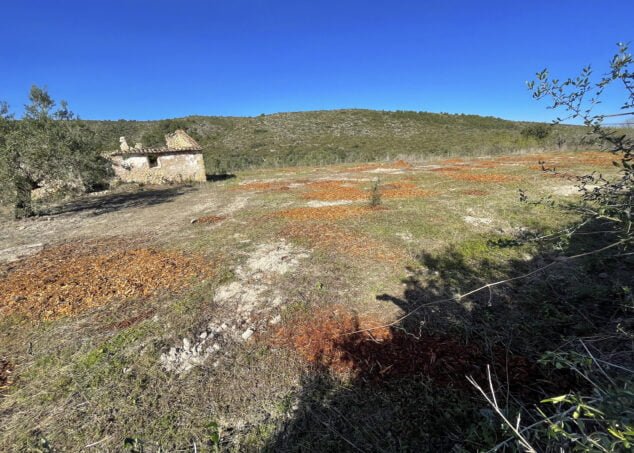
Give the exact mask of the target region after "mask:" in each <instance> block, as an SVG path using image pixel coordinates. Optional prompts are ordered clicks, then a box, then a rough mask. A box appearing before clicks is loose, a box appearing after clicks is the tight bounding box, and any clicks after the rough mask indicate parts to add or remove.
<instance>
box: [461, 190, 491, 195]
mask: <svg viewBox="0 0 634 453" xmlns="http://www.w3.org/2000/svg"><path fill="white" fill-rule="evenodd" d="M460 193H461V194H463V195H473V196H479V197H481V196H484V195H488V194H489V192H487V191H486V190H480V189H466V190H461V191H460Z"/></svg>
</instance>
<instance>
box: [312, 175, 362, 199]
mask: <svg viewBox="0 0 634 453" xmlns="http://www.w3.org/2000/svg"><path fill="white" fill-rule="evenodd" d="M307 186H308V187H309V191H308V192H306V193H305V194H303V195H302V198H305V199H307V200H319V201H337V200H367V199H368V198H369V197H370V194H369V192H368V191H367V190H362V189H360V188H358V187H357V185H352V184H350V183H349V182H346V181H336V180H335V181H332V180H325V181H314V182H311V183H309V184H308V185H307Z"/></svg>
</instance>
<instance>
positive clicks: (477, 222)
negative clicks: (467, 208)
mask: <svg viewBox="0 0 634 453" xmlns="http://www.w3.org/2000/svg"><path fill="white" fill-rule="evenodd" d="M462 220H464V221H465V222H467V223H468V224H469V225H473V226H489V225H493V222H494V221H493V219H490V218H488V217H474V216H471V215H466V216H464V217H463V218H462Z"/></svg>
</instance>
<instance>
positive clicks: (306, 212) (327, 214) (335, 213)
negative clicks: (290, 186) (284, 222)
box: [276, 206, 380, 220]
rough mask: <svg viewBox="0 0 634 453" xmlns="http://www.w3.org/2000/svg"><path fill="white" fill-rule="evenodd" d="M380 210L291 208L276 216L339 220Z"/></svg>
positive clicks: (355, 207)
mask: <svg viewBox="0 0 634 453" xmlns="http://www.w3.org/2000/svg"><path fill="white" fill-rule="evenodd" d="M378 210H380V208H372V207H370V206H324V207H320V208H291V209H285V210H283V211H278V212H277V214H276V215H278V216H280V217H284V218H286V219H291V220H340V219H346V218H349V217H356V216H361V215H364V214H369V213H371V212H375V211H378Z"/></svg>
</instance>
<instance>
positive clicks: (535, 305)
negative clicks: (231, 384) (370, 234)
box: [266, 234, 634, 451]
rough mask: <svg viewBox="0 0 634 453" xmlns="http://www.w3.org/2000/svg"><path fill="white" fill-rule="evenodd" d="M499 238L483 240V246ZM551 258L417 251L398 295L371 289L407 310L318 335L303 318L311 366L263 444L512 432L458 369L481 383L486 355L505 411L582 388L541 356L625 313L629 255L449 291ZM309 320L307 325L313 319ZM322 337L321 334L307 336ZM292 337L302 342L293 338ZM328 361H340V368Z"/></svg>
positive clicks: (440, 444) (311, 446) (294, 446)
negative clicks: (366, 325) (391, 318)
mask: <svg viewBox="0 0 634 453" xmlns="http://www.w3.org/2000/svg"><path fill="white" fill-rule="evenodd" d="M588 238H591V239H588ZM613 239H614V238H611V237H610V235H609V234H608V235H607V236H602V235H594V236H591V235H590V236H585V237H583V239H581V240H579V241H572V242H571V243H569V244H567V246H566V248H565V250H564V251H563V255H565V256H572V255H574V254H576V253H578V252H579V250H588V247H589V246H590V247H592V249H597V248H600V247H602V246H603V245H605V244H607V243H609V241H610V240H613ZM498 245H499V244H498ZM498 245H495V244H490V247H491V250H494V249H495V247H497V246H498ZM556 259H557V254H555V253H552V252H551V249H550V248H549V247H548V246H543V247H542V248H541V249H540V250H539V253H537V255H534V257H533V258H529V259H510V260H506V261H500V260H497V261H493V260H490V259H487V258H486V257H485V258H482V257H481V258H474V257H473V256H469V254H468V253H464V252H463V251H461V250H459V249H456V248H449V249H448V250H446V251H445V252H444V253H441V254H436V255H431V254H426V253H422V254H421V255H420V256H419V257H418V261H419V262H420V264H421V266H420V267H418V268H417V269H411V276H410V277H409V278H407V279H406V280H404V283H405V289H404V291H403V294H402V295H389V294H381V295H378V296H377V299H378V300H381V301H385V302H386V303H394V304H396V305H398V306H399V307H401V308H402V309H403V311H404V312H405V313H409V314H410V315H409V316H407V317H406V318H405V319H402V320H401V321H399V322H398V323H397V324H395V325H392V326H389V328H387V329H376V330H372V331H369V332H359V333H356V334H353V335H348V334H347V333H349V332H351V331H352V332H354V331H355V330H358V329H356V328H355V329H350V326H349V325H347V326H345V327H344V328H343V329H342V331H338V332H335V333H334V334H332V335H330V337H328V336H327V334H326V338H325V339H324V338H320V335H322V332H321V331H320V330H319V329H318V328H316V327H310V329H309V331H308V332H307V333H308V334H309V335H308V336H310V337H311V342H310V346H309V347H308V350H309V353H310V354H308V355H307V354H306V348H304V349H302V345H301V344H299V352H300V354H303V355H304V356H305V357H306V358H308V359H309V360H311V361H312V362H313V364H314V368H313V370H312V371H311V372H309V373H307V374H306V375H305V376H304V378H303V383H302V391H301V394H300V395H299V396H298V402H297V403H296V404H295V408H294V411H292V416H291V417H290V421H289V422H288V423H287V424H286V425H285V426H284V427H283V429H282V430H281V431H280V432H279V433H278V435H277V436H275V438H274V439H272V440H271V442H270V443H269V444H268V445H267V447H266V450H269V451H452V450H453V451H475V450H479V449H488V448H491V447H492V446H494V445H496V444H497V443H498V442H501V441H503V440H505V439H507V438H508V437H511V434H510V433H509V431H508V430H504V429H503V428H502V427H501V423H500V421H499V419H497V418H496V415H495V414H494V412H493V410H492V408H491V407H489V406H488V405H487V403H486V402H485V401H484V400H483V399H482V397H481V396H480V395H479V393H478V392H477V391H476V389H475V388H473V387H472V386H471V385H470V384H469V383H468V382H467V380H466V376H473V377H474V378H475V379H476V381H478V382H479V383H481V384H483V386H487V387H488V384H487V367H489V366H490V370H491V373H492V376H493V377H492V385H493V386H494V388H495V390H496V394H497V395H498V398H499V402H500V405H501V406H502V407H503V409H505V410H508V412H509V413H510V414H517V411H518V410H519V409H520V408H525V407H531V406H532V405H534V404H536V403H538V402H539V401H540V400H541V399H543V398H545V397H548V396H554V395H559V394H562V393H565V392H568V391H571V390H584V389H586V387H587V385H586V383H585V382H583V381H582V380H580V379H579V378H578V377H576V376H574V375H572V374H571V373H569V372H563V371H560V370H556V369H554V368H553V367H547V366H544V365H542V364H540V363H539V362H538V359H539V358H540V357H541V356H543V354H544V353H545V352H547V351H552V350H555V349H557V348H559V347H562V345H566V344H569V342H571V341H575V339H576V338H579V337H583V336H590V335H596V334H598V333H601V332H604V331H606V330H609V326H610V325H613V323H614V320H615V319H618V318H619V316H622V314H623V313H622V310H623V305H622V301H623V298H624V297H625V296H624V294H623V293H622V290H621V289H622V288H624V287H627V286H630V287H631V286H632V285H633V284H634V278H633V276H634V272H632V270H634V262H624V261H623V260H620V261H619V262H618V263H615V260H607V259H604V258H603V256H602V255H597V256H592V257H588V258H584V259H578V260H571V261H561V262H557V264H556V265H553V266H551V267H549V268H548V269H547V270H546V271H543V272H538V273H535V274H533V275H531V276H529V277H526V278H521V279H517V280H513V281H511V282H509V283H508V284H505V285H499V286H494V287H491V288H487V289H485V290H482V291H479V292H477V293H474V294H473V295H471V296H469V297H465V298H456V296H457V295H459V294H461V293H462V294H465V293H466V292H467V291H468V290H472V289H473V288H478V287H480V286H482V285H485V284H487V283H490V282H494V281H499V280H503V279H511V278H515V277H519V276H523V275H525V274H527V273H530V272H532V271H535V270H536V269H539V268H542V267H544V266H546V265H548V264H549V263H552V262H554V261H556ZM310 322H311V324H312V326H314V325H315V324H319V322H320V320H319V319H314V318H313V319H311V321H310ZM335 324H336V323H335ZM344 324H345V323H344ZM357 327H363V325H362V323H358V324H357ZM293 328H294V329H296V330H297V329H299V330H301V329H302V328H303V327H302V326H301V325H295V326H293ZM344 329H345V331H343V330H344ZM320 341H323V343H324V345H323V346H321V347H317V346H315V344H318V343H319V342H320ZM300 343H301V342H300ZM294 347H295V348H296V349H298V342H297V340H295V342H294ZM333 370H334V371H341V370H346V371H347V372H348V374H347V376H348V378H346V379H341V378H340V376H338V375H337V373H336V372H335V373H333ZM523 415H526V414H523ZM523 420H524V422H527V421H528V420H526V419H525V418H523Z"/></svg>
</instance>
